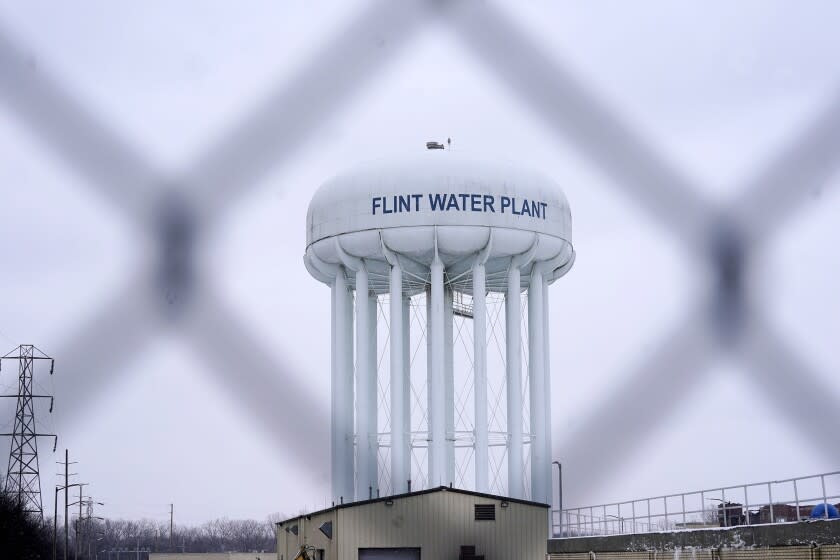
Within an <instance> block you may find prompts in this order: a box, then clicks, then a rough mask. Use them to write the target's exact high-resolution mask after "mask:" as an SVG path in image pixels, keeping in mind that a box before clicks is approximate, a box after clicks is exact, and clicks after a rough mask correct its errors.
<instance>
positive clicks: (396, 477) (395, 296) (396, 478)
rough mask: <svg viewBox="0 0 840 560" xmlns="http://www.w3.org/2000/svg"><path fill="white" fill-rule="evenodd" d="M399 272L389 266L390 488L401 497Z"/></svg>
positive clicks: (404, 464) (404, 483)
mask: <svg viewBox="0 0 840 560" xmlns="http://www.w3.org/2000/svg"><path fill="white" fill-rule="evenodd" d="M402 291H403V290H402V268H401V267H400V264H399V263H398V262H395V263H393V264H392V265H391V302H390V310H391V325H390V326H391V337H390V344H391V488H392V493H394V494H401V493H403V492H406V491H407V489H408V472H409V470H408V457H407V456H406V450H407V449H408V446H407V442H408V440H407V438H408V434H406V433H405V431H404V429H403V428H404V426H403V418H404V417H405V410H404V409H405V402H404V400H403V396H404V394H405V387H404V384H405V370H404V367H403V360H405V353H404V352H403V342H404V341H403V333H402V331H403V328H404V324H403V303H402V299H403V294H402Z"/></svg>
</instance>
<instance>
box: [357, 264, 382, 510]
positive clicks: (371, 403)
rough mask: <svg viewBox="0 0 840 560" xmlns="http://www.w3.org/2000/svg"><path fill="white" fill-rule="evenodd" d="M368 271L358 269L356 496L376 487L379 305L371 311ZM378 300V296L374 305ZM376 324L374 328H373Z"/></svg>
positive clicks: (359, 496) (365, 496)
mask: <svg viewBox="0 0 840 560" xmlns="http://www.w3.org/2000/svg"><path fill="white" fill-rule="evenodd" d="M370 301H371V298H370V296H369V291H368V272H367V268H365V266H364V265H362V266H361V267H360V268H359V269H358V270H357V271H356V429H357V434H356V436H357V438H356V441H357V443H356V499H357V500H366V499H367V498H368V497H369V494H370V491H369V490H368V488H369V487H370V488H373V489H374V490H375V489H376V486H377V485H376V447H377V445H376V443H377V442H376V435H377V427H376V368H375V367H374V363H375V358H374V356H375V353H376V338H373V344H371V333H373V335H374V337H375V335H376V307H374V308H373V313H371V305H370ZM375 302H376V300H375V299H374V305H375ZM371 327H373V328H371Z"/></svg>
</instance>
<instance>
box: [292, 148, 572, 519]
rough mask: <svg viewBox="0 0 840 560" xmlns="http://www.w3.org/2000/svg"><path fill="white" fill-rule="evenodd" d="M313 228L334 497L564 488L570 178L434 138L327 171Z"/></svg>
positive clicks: (309, 257)
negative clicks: (555, 336) (560, 415)
mask: <svg viewBox="0 0 840 560" xmlns="http://www.w3.org/2000/svg"><path fill="white" fill-rule="evenodd" d="M306 228H307V230H306V253H305V256H304V261H305V264H306V266H307V269H308V270H309V271H310V273H311V274H312V276H314V277H315V278H316V279H318V280H320V281H322V282H324V283H325V284H327V285H329V286H330V287H331V294H332V395H331V397H332V419H331V421H332V431H331V451H332V459H331V461H332V494H333V498H334V499H335V500H336V502H338V501H339V500H342V499H343V500H345V501H347V500H352V499H366V498H368V497H372V496H373V497H375V496H376V495H379V494H383V495H384V494H396V493H401V492H405V491H407V490H409V489H411V490H419V489H421V488H423V487H434V486H439V485H449V484H453V485H455V486H460V487H470V488H472V489H475V490H478V491H484V492H494V493H497V494H503V495H508V496H511V497H517V498H522V497H526V498H530V499H532V500H535V501H540V502H545V503H550V499H551V481H550V475H551V429H550V426H551V422H550V397H549V395H550V391H549V386H550V376H549V360H548V356H549V352H548V328H549V321H548V313H547V309H548V291H547V287H548V286H549V285H550V284H552V283H553V282H554V281H555V280H556V279H558V278H559V277H561V276H562V275H563V274H565V273H566V272H567V271H568V270H569V269H570V268H571V266H572V264H573V262H574V258H575V253H574V249H573V247H572V224H571V215H570V212H569V204H568V201H567V200H566V198H565V196H564V195H563V193H562V191H561V189H560V188H559V187H558V185H556V184H555V183H554V182H553V181H551V180H549V179H548V178H546V177H544V176H543V175H540V174H538V173H536V172H533V171H530V170H527V169H523V168H521V167H519V166H515V165H512V164H508V163H502V162H498V161H486V160H480V159H477V158H474V157H470V156H465V155H463V154H461V153H458V152H452V151H450V150H430V151H427V152H419V153H417V154H416V155H415V156H413V157H407V158H401V159H393V160H388V161H378V162H375V163H372V164H368V165H365V166H362V167H359V168H357V169H355V170H352V171H350V172H347V173H344V174H342V175H339V176H337V177H335V178H334V179H332V180H330V181H328V182H326V183H325V184H324V185H322V186H321V187H320V188H319V189H318V191H317V192H316V194H315V196H314V197H313V198H312V201H311V203H310V205H309V211H308V214H307V224H306ZM421 348H422V351H421ZM526 364H527V365H526ZM494 380H496V382H495V383H494ZM523 401H527V402H526V403H523ZM528 474H530V476H527V475H528ZM526 481H529V483H528V484H526Z"/></svg>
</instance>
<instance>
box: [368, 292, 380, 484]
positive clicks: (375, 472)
mask: <svg viewBox="0 0 840 560" xmlns="http://www.w3.org/2000/svg"><path fill="white" fill-rule="evenodd" d="M368 306H369V307H370V311H369V312H368V313H369V314H368V316H369V317H370V328H369V331H368V344H369V345H370V350H369V352H370V353H369V356H370V357H371V363H370V370H371V383H370V386H369V387H368V391H370V393H369V394H368V401H369V402H371V403H372V404H371V408H370V410H368V411H366V413H367V414H369V415H370V418H369V419H368V422H369V423H370V426H371V430H372V432H373V433H372V436H371V438H372V439H371V444H370V445H371V449H370V456H371V462H370V464H369V465H368V467H369V469H370V470H369V474H368V480H369V481H370V483H369V485H370V487H371V490H370V491H369V493H370V492H373V494H374V495H376V493H377V492H378V491H379V460H378V456H379V413H378V410H379V404H378V403H379V387H378V386H377V373H378V372H377V366H376V364H377V361H378V358H379V354H378V353H377V349H376V344H377V342H376V341H377V323H378V321H379V308H378V300H377V297H376V294H371V295H370V296H368Z"/></svg>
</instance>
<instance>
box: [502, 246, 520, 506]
mask: <svg viewBox="0 0 840 560" xmlns="http://www.w3.org/2000/svg"><path fill="white" fill-rule="evenodd" d="M507 281H508V285H507V293H506V294H505V320H506V324H505V343H506V344H505V362H506V364H507V431H508V438H509V439H508V494H509V495H510V497H511V498H521V497H522V494H523V480H522V468H523V465H522V365H521V358H522V355H521V350H520V346H521V344H522V333H521V332H520V328H521V322H522V317H521V313H522V312H521V303H520V301H519V283H520V272H519V267H518V266H515V265H514V263H513V262H511V266H510V270H508V278H507Z"/></svg>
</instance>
